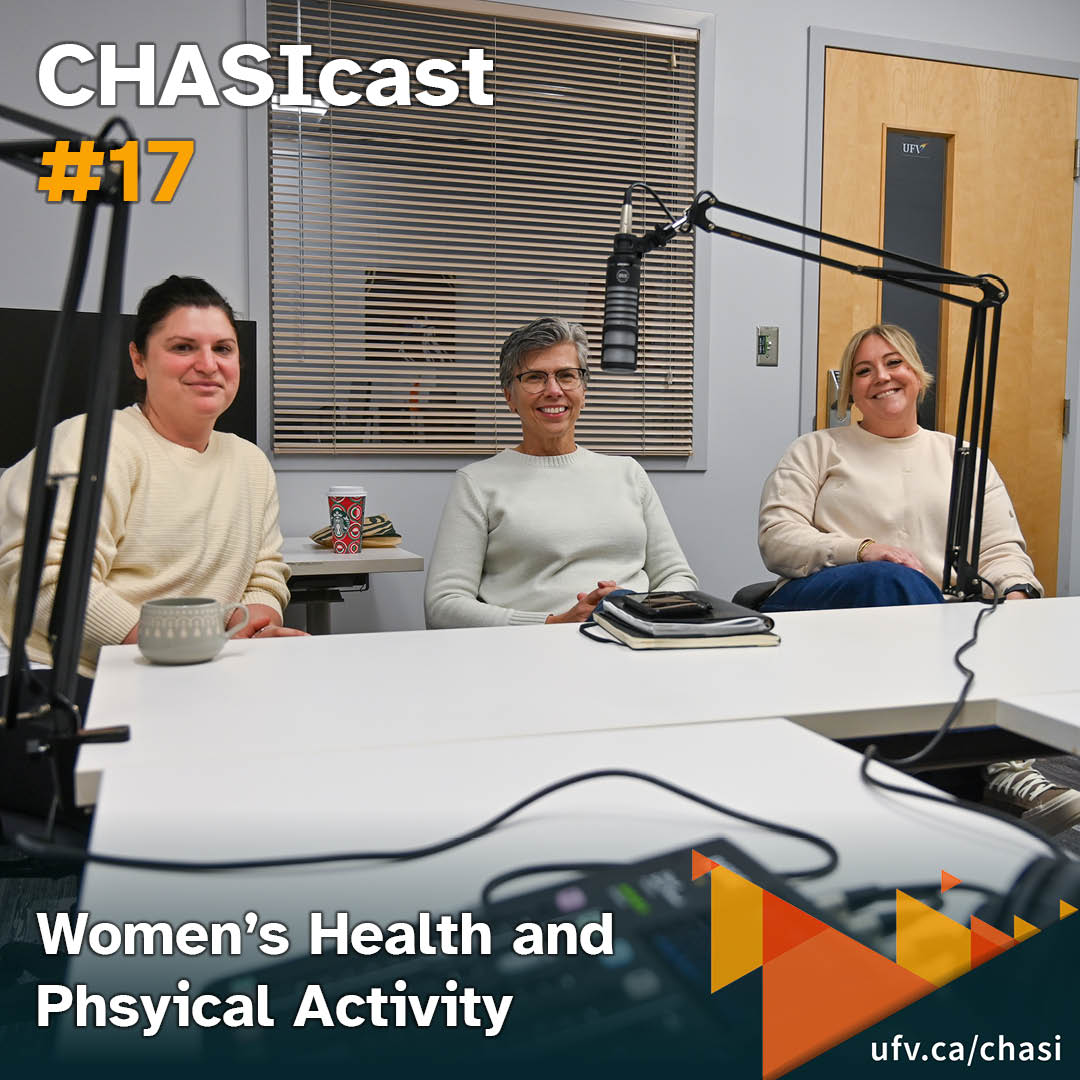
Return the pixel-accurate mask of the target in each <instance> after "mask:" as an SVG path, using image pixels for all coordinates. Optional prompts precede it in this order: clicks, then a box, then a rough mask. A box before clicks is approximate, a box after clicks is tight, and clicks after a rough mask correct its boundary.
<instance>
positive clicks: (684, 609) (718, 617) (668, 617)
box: [593, 591, 780, 649]
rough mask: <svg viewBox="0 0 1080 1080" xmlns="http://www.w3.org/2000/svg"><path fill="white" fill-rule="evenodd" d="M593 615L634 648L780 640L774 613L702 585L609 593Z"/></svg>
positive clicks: (773, 642)
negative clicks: (702, 588) (711, 592)
mask: <svg viewBox="0 0 1080 1080" xmlns="http://www.w3.org/2000/svg"><path fill="white" fill-rule="evenodd" d="M593 619H594V620H595V622H596V625H597V626H600V627H602V628H603V629H604V630H606V631H607V632H608V633H609V634H610V635H611V636H612V637H613V638H615V639H616V640H617V641H620V642H622V643H623V644H624V645H629V646H630V648H631V649H716V648H722V647H725V646H746V645H779V644H780V639H779V638H778V637H777V636H776V634H773V633H770V631H771V630H772V627H773V621H772V619H770V618H769V616H768V615H762V614H761V612H759V611H754V610H753V609H752V608H747V607H742V606H741V605H740V604H732V603H731V602H730V601H728V600H721V599H719V598H718V597H716V596H710V595H709V594H708V593H703V592H696V591H685V592H654V593H624V594H621V595H618V596H608V597H606V598H605V599H604V601H603V603H602V604H601V605H600V606H599V607H598V608H597V609H596V611H595V613H594V614H593Z"/></svg>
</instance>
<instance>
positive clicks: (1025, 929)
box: [1013, 915, 1039, 941]
mask: <svg viewBox="0 0 1080 1080" xmlns="http://www.w3.org/2000/svg"><path fill="white" fill-rule="evenodd" d="M1038 932H1039V928H1038V927H1037V926H1032V925H1031V923H1029V922H1025V921H1024V920H1023V919H1021V918H1020V916H1019V915H1014V916H1013V937H1014V938H1016V940H1017V941H1027V939H1028V938H1029V937H1034V936H1035V935H1036V934H1037V933H1038Z"/></svg>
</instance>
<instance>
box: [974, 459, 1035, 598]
mask: <svg viewBox="0 0 1080 1080" xmlns="http://www.w3.org/2000/svg"><path fill="white" fill-rule="evenodd" d="M979 576H980V577H982V578H984V579H985V580H986V581H988V582H989V583H990V584H991V585H993V586H994V587H995V588H996V589H997V591H998V594H999V595H1004V594H1005V592H1006V591H1007V590H1008V589H1009V588H1010V587H1011V586H1013V585H1024V584H1027V585H1034V586H1035V588H1036V589H1038V590H1039V592H1040V593H1042V592H1043V587H1042V584H1041V583H1040V582H1039V579H1038V578H1037V577H1036V576H1035V566H1034V564H1033V563H1032V561H1031V557H1030V556H1029V555H1028V553H1027V545H1026V544H1025V543H1024V535H1023V533H1022V532H1021V531H1020V522H1019V521H1018V520H1017V518H1016V511H1015V510H1014V509H1013V504H1012V500H1011V499H1010V498H1009V493H1008V492H1007V491H1006V490H1005V484H1004V482H1003V481H1002V479H1001V477H1000V476H999V475H998V471H997V469H995V468H994V465H993V462H990V463H989V466H988V468H987V470H986V500H985V502H984V504H983V527H982V541H981V544H980V548H979Z"/></svg>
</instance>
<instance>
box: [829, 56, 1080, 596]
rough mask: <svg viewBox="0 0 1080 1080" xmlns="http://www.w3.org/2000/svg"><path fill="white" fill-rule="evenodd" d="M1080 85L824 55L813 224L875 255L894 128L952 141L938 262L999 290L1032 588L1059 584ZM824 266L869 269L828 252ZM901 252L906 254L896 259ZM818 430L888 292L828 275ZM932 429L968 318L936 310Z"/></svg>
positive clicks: (947, 421)
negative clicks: (851, 344)
mask: <svg viewBox="0 0 1080 1080" xmlns="http://www.w3.org/2000/svg"><path fill="white" fill-rule="evenodd" d="M1076 103H1077V82H1076V80H1075V79H1069V78H1061V77H1056V76H1048V75H1032V74H1028V73H1025V72H1017V71H1002V70H999V69H996V68H985V67H972V66H966V65H963V64H948V63H938V62H935V61H929V60H913V59H910V58H907V57H900V56H887V55H883V54H880V53H864V52H854V51H850V50H845V49H827V50H826V66H825V112H824V115H825V123H824V137H823V147H822V183H821V190H822V199H821V222H822V224H821V227H822V229H823V230H824V231H826V232H831V233H835V234H837V235H839V236H844V237H848V238H851V239H853V240H859V241H861V242H863V243H870V244H874V245H876V246H883V244H882V241H883V237H884V220H883V218H884V214H883V207H884V201H885V141H886V136H887V134H888V133H889V132H890V131H893V132H897V131H902V132H905V133H912V134H926V135H938V136H943V137H944V138H945V139H946V140H947V151H946V153H947V165H946V172H945V177H946V180H945V192H944V214H943V219H944V220H943V230H942V236H943V251H942V257H941V261H942V264H943V265H945V266H948V267H950V268H953V269H956V270H960V271H962V272H964V273H968V274H981V273H993V274H997V275H998V276H1000V277H1002V278H1004V279H1005V282H1006V284H1007V285H1008V287H1009V291H1010V296H1009V300H1008V302H1007V303H1006V304H1005V306H1004V308H1003V321H1002V337H1001V349H1000V354H999V367H998V378H997V395H996V398H995V405H994V417H993V429H992V440H991V450H990V453H991V458H992V459H993V461H994V464H995V465H996V466H997V468H998V470H999V472H1000V473H1001V475H1002V477H1003V479H1004V480H1005V484H1006V486H1007V488H1008V490H1009V493H1010V495H1011V496H1012V499H1013V502H1014V504H1015V506H1016V510H1017V514H1018V515H1019V518H1020V524H1021V527H1022V528H1023V531H1024V535H1025V537H1026V538H1027V542H1028V549H1029V551H1030V553H1031V556H1032V559H1033V560H1034V562H1035V570H1036V573H1037V574H1038V575H1039V578H1040V580H1041V581H1042V582H1043V584H1044V585H1045V586H1046V588H1047V592H1048V593H1050V594H1052V593H1053V592H1054V591H1055V584H1056V582H1057V562H1058V523H1059V517H1060V502H1061V454H1062V441H1063V429H1062V411H1063V406H1064V401H1065V359H1066V356H1065V352H1066V338H1067V331H1068V313H1069V312H1068V301H1069V266H1070V237H1071V233H1072V204H1073V185H1074V180H1073V160H1074V152H1075V139H1076ZM823 251H824V252H825V253H826V254H835V255H836V256H837V257H838V258H841V259H844V260H846V261H849V262H860V261H862V257H861V256H857V255H854V254H853V253H852V252H850V251H845V250H842V249H838V248H835V247H833V246H831V245H823ZM905 253H906V252H905ZM820 287H821V292H820V297H821V300H820V310H819V324H818V326H819V334H818V407H817V416H818V422H819V426H824V420H825V418H826V416H827V412H826V407H825V394H826V382H827V378H826V375H827V371H828V369H829V368H835V367H838V366H839V361H840V354H841V351H842V349H843V347H844V344H845V343H846V341H847V340H848V338H849V337H850V336H851V334H852V333H854V332H855V331H856V330H858V329H861V328H862V327H864V326H867V325H869V324H871V323H873V322H876V321H878V319H879V317H880V311H881V288H880V286H879V285H878V284H877V283H875V282H872V281H867V280H863V279H861V278H857V277H854V276H852V275H850V274H846V273H844V272H842V271H838V270H830V269H823V270H822V271H821V283H820ZM941 307H942V309H943V310H942V315H941V340H940V341H939V343H938V347H939V357H940V370H939V378H938V383H939V388H938V414H937V426H938V428H939V429H941V430H943V431H955V427H956V410H957V404H958V395H959V378H960V373H961V372H962V370H963V360H964V348H965V344H966V340H967V310H966V309H965V308H962V307H961V306H960V305H957V304H949V303H944V302H943V303H942V305H941Z"/></svg>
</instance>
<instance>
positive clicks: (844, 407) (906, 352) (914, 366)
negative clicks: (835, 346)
mask: <svg viewBox="0 0 1080 1080" xmlns="http://www.w3.org/2000/svg"><path fill="white" fill-rule="evenodd" d="M871 336H877V337H879V338H881V339H882V341H885V342H887V343H888V344H889V345H890V346H892V348H894V349H895V350H896V351H897V352H898V353H899V354H900V355H901V356H902V357H903V358H904V359H905V360H906V361H907V363H908V366H909V367H910V368H911V370H912V371H914V372H915V374H916V375H918V376H919V382H920V384H921V387H922V388H921V389H920V390H919V401H920V402H922V399H923V398H924V397H926V391H927V390H929V389H930V385H931V384H932V383H933V381H934V376H933V375H931V374H930V372H929V371H927V370H926V368H924V367H923V362H922V360H921V359H920V358H919V347H918V346H917V345H916V344H915V339H914V338H913V337H912V336H911V335H910V334H909V333H908V332H907V331H906V330H905V329H904V328H903V327H902V326H896V325H894V324H893V323H874V325H873V326H868V327H867V328H866V329H865V330H860V331H859V332H858V333H857V334H855V335H854V336H853V337H852V339H851V340H850V341H849V342H848V343H847V345H845V346H844V353H843V356H841V358H840V388H839V391H838V393H837V397H836V411H837V414H838V415H840V416H843V415H844V414H845V413H846V412H847V411H848V409H849V408H850V407H851V369H852V368H853V367H854V366H855V354H856V353H857V352H858V351H859V346H860V345H861V344H862V343H863V342H864V341H865V340H866V339H867V338H868V337H871Z"/></svg>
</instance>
